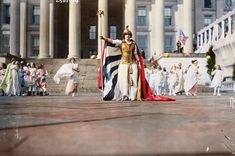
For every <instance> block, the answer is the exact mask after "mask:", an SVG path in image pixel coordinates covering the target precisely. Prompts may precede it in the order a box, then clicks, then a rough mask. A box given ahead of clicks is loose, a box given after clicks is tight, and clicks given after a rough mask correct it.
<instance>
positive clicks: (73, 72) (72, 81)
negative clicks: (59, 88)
mask: <svg viewBox="0 0 235 156" xmlns="http://www.w3.org/2000/svg"><path fill="white" fill-rule="evenodd" d="M75 61H76V60H75V58H70V59H69V62H70V63H66V64H63V65H62V66H61V67H60V68H59V69H58V71H57V72H56V74H55V76H54V78H53V79H54V81H55V82H56V83H57V84H59V83H60V79H62V78H66V79H67V85H66V88H65V94H66V95H72V96H78V89H77V88H78V84H79V72H80V70H79V67H78V64H76V63H75Z"/></svg>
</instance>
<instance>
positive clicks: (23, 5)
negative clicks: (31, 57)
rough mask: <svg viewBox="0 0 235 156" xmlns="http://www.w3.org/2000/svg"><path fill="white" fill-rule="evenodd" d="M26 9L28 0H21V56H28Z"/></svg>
mask: <svg viewBox="0 0 235 156" xmlns="http://www.w3.org/2000/svg"><path fill="white" fill-rule="evenodd" d="M26 10H27V1H21V3H20V56H21V57H22V58H26V57H27V54H26V26H27V25H26V23H27V20H26V19H27V17H26Z"/></svg>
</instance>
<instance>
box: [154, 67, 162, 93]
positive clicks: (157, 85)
mask: <svg viewBox="0 0 235 156" xmlns="http://www.w3.org/2000/svg"><path fill="white" fill-rule="evenodd" d="M162 80H163V73H162V67H161V66H158V67H157V71H156V79H155V95H162V90H161V89H162Z"/></svg>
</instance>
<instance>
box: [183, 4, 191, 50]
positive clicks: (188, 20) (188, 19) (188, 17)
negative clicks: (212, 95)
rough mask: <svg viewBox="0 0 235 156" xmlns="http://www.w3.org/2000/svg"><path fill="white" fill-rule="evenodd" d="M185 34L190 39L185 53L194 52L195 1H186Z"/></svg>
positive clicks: (186, 44) (185, 47)
mask: <svg viewBox="0 0 235 156" xmlns="http://www.w3.org/2000/svg"><path fill="white" fill-rule="evenodd" d="M183 5H184V30H183V31H184V34H185V35H186V36H187V37H188V39H187V41H186V43H185V46H184V53H187V54H189V53H192V52H193V0H184V4H183Z"/></svg>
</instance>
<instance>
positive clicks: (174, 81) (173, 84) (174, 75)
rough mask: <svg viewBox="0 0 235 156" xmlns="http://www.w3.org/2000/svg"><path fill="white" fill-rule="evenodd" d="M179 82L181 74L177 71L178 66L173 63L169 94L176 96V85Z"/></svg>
mask: <svg viewBox="0 0 235 156" xmlns="http://www.w3.org/2000/svg"><path fill="white" fill-rule="evenodd" d="M178 82H179V76H178V73H177V71H176V66H175V65H173V66H172V67H171V70H170V73H169V95H173V96H176V86H177V84H178Z"/></svg>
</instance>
